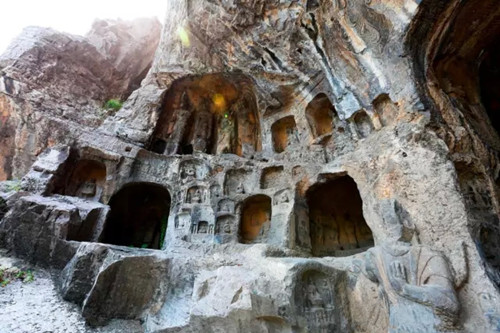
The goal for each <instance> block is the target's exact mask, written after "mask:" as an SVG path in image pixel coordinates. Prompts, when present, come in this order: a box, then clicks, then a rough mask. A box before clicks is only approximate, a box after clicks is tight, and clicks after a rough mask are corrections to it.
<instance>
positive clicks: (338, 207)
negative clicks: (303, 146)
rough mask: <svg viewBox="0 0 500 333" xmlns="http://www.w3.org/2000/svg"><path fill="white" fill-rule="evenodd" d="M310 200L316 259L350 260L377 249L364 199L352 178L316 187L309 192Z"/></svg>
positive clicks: (311, 232)
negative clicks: (364, 252)
mask: <svg viewBox="0 0 500 333" xmlns="http://www.w3.org/2000/svg"><path fill="white" fill-rule="evenodd" d="M306 199H307V206H308V208H309V232H310V237H311V248H312V254H313V255H315V256H347V255H351V254H354V253H358V252H362V251H364V250H366V249H367V248H369V247H372V246H373V244H374V242H373V235H372V232H371V230H370V228H369V227H368V225H367V224H366V222H365V219H364V217H363V208H362V205H363V204H362V201H361V197H360V195H359V191H358V188H357V186H356V183H355V182H354V180H353V179H352V178H351V177H349V176H347V175H346V176H341V177H338V178H334V179H332V180H328V181H327V182H325V183H321V184H318V185H315V186H313V187H311V188H310V189H309V190H308V191H307V193H306Z"/></svg>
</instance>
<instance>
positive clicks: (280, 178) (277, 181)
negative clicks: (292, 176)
mask: <svg viewBox="0 0 500 333" xmlns="http://www.w3.org/2000/svg"><path fill="white" fill-rule="evenodd" d="M285 182H286V175H285V173H284V168H283V166H281V165H280V166H272V167H268V168H265V169H264V170H262V175H261V177H260V188H262V189H268V188H277V187H278V188H279V187H282V186H283V185H284V183H285Z"/></svg>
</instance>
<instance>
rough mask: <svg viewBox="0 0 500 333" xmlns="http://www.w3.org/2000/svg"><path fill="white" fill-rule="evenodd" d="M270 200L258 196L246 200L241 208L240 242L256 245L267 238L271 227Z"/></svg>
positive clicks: (260, 195) (261, 195) (265, 196)
mask: <svg viewBox="0 0 500 333" xmlns="http://www.w3.org/2000/svg"><path fill="white" fill-rule="evenodd" d="M271 216H272V205H271V198H270V197H268V196H267V195H263V194H259V195H254V196H252V197H250V198H248V199H246V200H245V201H244V202H243V204H242V208H241V220H240V234H239V236H240V237H239V238H240V242H241V243H245V244H250V243H258V242H260V241H262V240H264V239H265V238H266V237H267V234H268V232H269V228H270V225H271Z"/></svg>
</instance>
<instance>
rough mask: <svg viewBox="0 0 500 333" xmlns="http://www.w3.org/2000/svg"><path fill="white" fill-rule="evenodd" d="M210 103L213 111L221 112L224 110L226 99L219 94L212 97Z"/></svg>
mask: <svg viewBox="0 0 500 333" xmlns="http://www.w3.org/2000/svg"><path fill="white" fill-rule="evenodd" d="M212 102H213V104H214V109H215V110H216V111H217V112H223V111H225V110H226V99H225V98H224V96H222V95H221V94H215V95H213V96H212Z"/></svg>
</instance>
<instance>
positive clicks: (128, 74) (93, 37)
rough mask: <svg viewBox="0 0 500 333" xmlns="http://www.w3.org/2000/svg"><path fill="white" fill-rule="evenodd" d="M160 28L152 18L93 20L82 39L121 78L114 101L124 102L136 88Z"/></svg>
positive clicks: (147, 69)
mask: <svg viewBox="0 0 500 333" xmlns="http://www.w3.org/2000/svg"><path fill="white" fill-rule="evenodd" d="M161 28H162V25H161V23H160V22H159V21H158V20H157V19H156V18H151V19H149V18H141V19H136V20H133V21H123V20H96V21H95V22H94V23H93V24H92V28H91V29H90V31H89V32H88V33H87V34H86V35H85V37H86V38H87V39H88V41H89V42H90V43H91V44H92V45H94V46H95V47H96V49H97V50H98V51H99V52H100V53H101V54H102V55H103V56H104V57H105V58H106V59H107V60H109V61H110V62H111V63H112V64H113V66H114V68H116V70H117V71H118V72H119V73H120V75H121V76H122V77H121V78H120V79H119V82H120V83H121V84H122V87H121V89H120V91H121V95H120V96H116V97H122V98H124V99H126V98H127V97H128V96H130V94H131V93H132V92H133V91H134V90H136V89H137V88H139V87H140V85H141V81H142V79H144V77H145V76H146V74H147V72H148V71H149V68H150V67H151V63H152V62H153V58H154V54H155V51H156V48H157V47H158V43H159V41H160V39H159V36H160V33H161Z"/></svg>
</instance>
